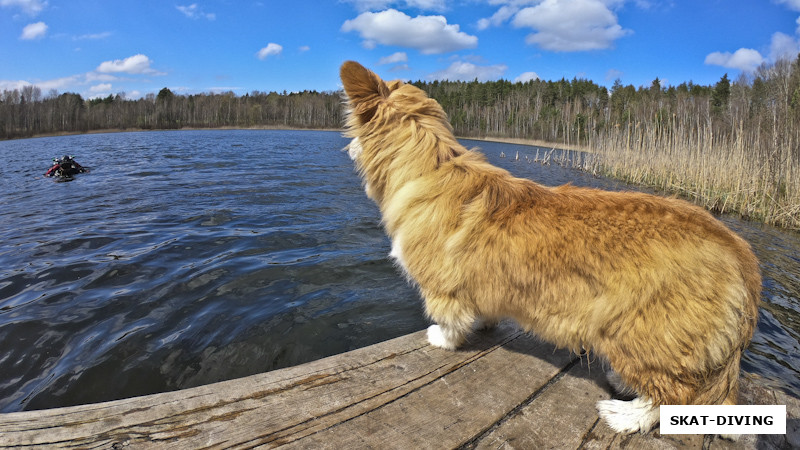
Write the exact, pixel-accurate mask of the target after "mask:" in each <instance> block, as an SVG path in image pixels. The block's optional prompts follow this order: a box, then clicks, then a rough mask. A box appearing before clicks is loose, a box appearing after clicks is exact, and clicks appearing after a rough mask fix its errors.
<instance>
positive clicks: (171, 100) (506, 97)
mask: <svg viewBox="0 0 800 450" xmlns="http://www.w3.org/2000/svg"><path fill="white" fill-rule="evenodd" d="M413 84H415V85H416V86H418V87H420V88H421V89H423V90H424V91H426V92H427V93H428V95H429V96H431V97H432V98H435V99H436V100H438V101H439V102H440V103H441V105H442V107H443V108H444V110H445V111H446V112H447V114H448V117H449V119H450V122H451V124H452V125H453V128H454V129H455V132H456V134H457V135H458V136H462V137H480V138H492V137H496V138H520V139H534V140H540V141H545V142H551V143H553V144H554V145H556V146H557V145H559V144H561V145H568V146H579V147H582V148H585V149H586V150H588V151H590V152H592V156H591V157H590V158H584V159H582V161H581V162H580V167H579V168H581V169H582V170H587V171H590V172H592V173H597V174H601V175H607V176H612V177H615V178H620V179H624V180H626V181H630V182H633V183H637V184H641V185H647V186H651V187H654V188H657V189H660V190H663V191H666V192H674V193H679V194H681V195H683V196H685V197H688V198H690V199H692V200H693V201H695V202H697V203H699V204H702V205H704V206H705V207H707V208H709V209H712V210H717V211H735V212H737V213H739V214H741V215H742V216H745V217H749V218H754V219H757V220H761V221H764V222H767V223H773V224H777V225H781V226H784V227H788V228H793V229H800V55H798V58H796V59H795V60H787V59H783V60H779V61H776V62H775V63H772V64H763V65H762V66H761V67H759V68H758V69H757V70H756V71H755V72H754V73H752V74H749V75H744V74H743V75H741V76H739V77H738V78H737V79H736V80H730V79H729V78H728V76H727V75H725V76H723V77H722V78H721V79H720V80H719V81H718V82H716V83H715V84H713V85H700V84H694V83H692V82H691V81H689V82H684V83H681V84H679V85H670V86H662V83H661V81H660V80H659V79H658V78H656V79H655V80H653V82H652V83H651V85H650V86H639V87H634V86H632V85H623V84H622V83H621V82H620V81H619V80H617V81H616V82H615V83H614V85H613V86H612V87H611V89H610V90H609V89H608V88H606V87H604V86H601V85H598V84H596V83H594V82H593V81H590V80H585V79H578V78H574V79H572V80H567V79H561V80H557V81H545V80H532V81H528V82H525V83H514V82H510V81H506V80H499V81H487V82H479V81H477V80H474V81H469V82H464V81H416V82H414V83H413ZM343 120H344V118H343V111H342V106H341V93H340V92H316V91H304V92H297V93H286V92H283V93H277V92H258V91H256V92H252V93H248V94H246V95H241V96H237V95H235V94H234V93H233V92H227V93H206V94H196V95H177V94H175V93H173V92H172V91H170V90H169V89H167V88H164V89H161V91H159V92H158V94H148V95H147V96H145V97H143V98H140V99H127V98H125V95H124V94H117V95H109V96H108V97H106V98H94V99H84V98H82V97H81V96H80V95H79V94H75V93H58V92H55V91H50V92H49V93H47V94H43V93H42V92H41V90H40V89H39V88H37V87H35V86H25V87H23V88H22V89H15V90H5V91H3V92H2V95H0V139H12V138H24V137H31V136H37V135H45V134H61V133H80V132H89V131H101V130H156V129H180V128H187V127H188V128H221V127H234V128H260V127H286V128H309V129H320V128H324V129H331V128H334V129H335V128H340V127H341V126H342V124H343ZM576 164H577V163H576Z"/></svg>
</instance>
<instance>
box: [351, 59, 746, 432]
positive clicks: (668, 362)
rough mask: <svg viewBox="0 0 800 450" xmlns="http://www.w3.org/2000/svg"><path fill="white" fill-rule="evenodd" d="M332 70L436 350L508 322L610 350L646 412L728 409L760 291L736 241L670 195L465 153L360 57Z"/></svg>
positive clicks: (358, 153)
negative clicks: (564, 181) (612, 188)
mask: <svg viewBox="0 0 800 450" xmlns="http://www.w3.org/2000/svg"><path fill="white" fill-rule="evenodd" d="M341 78H342V82H343V85H344V90H345V94H346V102H347V106H348V118H347V135H348V136H349V137H351V138H353V142H352V144H351V146H350V154H351V156H352V157H353V158H354V160H355V164H356V167H357V169H358V171H359V172H360V174H361V176H362V177H363V180H364V183H365V187H366V190H367V194H368V195H369V196H370V198H372V199H373V200H374V201H375V202H376V203H377V204H378V206H379V207H380V210H381V213H382V215H383V223H384V226H385V228H386V232H387V233H388V235H389V237H390V238H391V239H392V242H393V249H392V256H394V257H395V258H397V260H398V263H399V264H400V265H401V266H402V267H403V269H404V270H405V271H406V273H407V274H408V276H409V277H410V278H412V279H413V280H414V281H415V282H416V283H417V284H418V286H419V289H420V292H421V294H422V296H423V297H424V299H425V309H426V312H427V314H428V315H429V316H430V318H431V319H433V320H434V321H435V322H436V323H437V324H438V325H439V326H440V327H441V328H440V330H439V331H440V332H441V333H440V334H441V336H439V339H437V338H436V336H434V335H432V334H431V333H430V331H429V337H431V341H432V343H435V344H437V345H440V346H443V347H448V348H453V347H455V346H457V345H458V344H459V343H461V342H463V339H464V337H465V335H466V334H467V333H468V332H469V331H470V329H471V327H472V324H473V322H474V321H476V320H483V321H487V322H489V323H491V322H496V321H498V320H501V319H504V318H512V319H514V320H515V321H516V322H518V323H519V324H520V325H521V326H522V327H524V328H525V329H526V330H528V331H530V332H533V333H535V334H536V335H538V336H539V337H541V338H542V339H545V340H547V341H549V342H552V343H554V344H555V345H557V346H559V347H566V348H569V349H571V350H573V351H575V352H579V351H580V350H581V349H586V350H591V351H592V352H594V353H595V354H596V355H599V356H601V357H603V358H605V359H606V360H607V361H608V363H609V365H610V366H611V368H612V369H613V370H614V371H615V372H616V373H617V374H618V375H619V380H621V382H622V383H624V385H626V386H627V387H628V388H630V389H631V390H632V391H633V392H635V393H637V394H638V395H639V396H640V397H641V398H642V399H645V400H647V401H649V402H650V403H649V404H650V405H652V407H654V408H657V407H658V405H661V404H721V403H725V404H734V403H735V402H736V398H737V383H738V377H739V362H740V357H741V353H742V351H743V350H744V349H745V347H747V345H748V343H749V341H750V339H751V337H752V335H753V330H754V327H755V324H756V319H757V315H758V305H759V301H760V300H759V296H760V291H761V278H760V274H759V268H758V261H757V260H756V258H755V256H754V255H753V253H752V251H751V249H750V247H749V245H748V244H747V243H746V242H745V241H744V240H743V239H741V238H740V237H739V236H737V235H736V234H734V233H733V232H731V231H730V230H728V229H727V228H726V227H725V226H724V225H722V224H721V223H720V222H719V221H717V220H716V219H714V218H713V217H712V216H711V215H710V214H709V213H707V212H706V211H704V210H703V209H701V208H698V207H696V206H694V205H691V204H689V203H687V202H684V201H681V200H677V199H669V198H661V197H657V196H653V195H647V194H642V193H630V192H606V191H601V190H596V189H586V188H579V187H574V186H571V185H566V186H559V187H554V188H553V187H546V186H542V185H540V184H537V183H535V182H533V181H530V180H527V179H520V178H515V177H513V176H512V175H511V174H509V173H508V172H507V171H505V170H503V169H500V168H497V167H494V166H492V165H491V164H489V163H488V162H487V161H486V159H485V158H484V157H483V155H481V154H479V153H477V152H475V151H471V150H467V149H466V148H464V147H463V146H461V145H460V144H459V143H458V141H457V140H456V139H455V137H454V136H453V133H452V128H451V127H450V125H449V123H448V121H447V117H446V114H445V113H444V111H443V110H442V108H441V107H440V106H439V104H438V103H437V102H436V101H435V100H432V99H429V98H428V97H427V96H426V95H425V93H424V92H423V91H421V90H420V89H418V88H416V87H415V86H412V85H410V84H405V83H403V82H401V81H392V82H388V83H387V82H384V81H382V80H381V79H380V78H379V77H378V76H377V75H375V74H374V73H372V72H371V71H369V70H367V69H365V68H364V67H362V66H361V65H359V64H358V63H355V62H346V63H344V64H343V65H342V68H341ZM432 328H433V327H432ZM434 334H435V333H434ZM612 409H613V408H612ZM612 414H613V411H612ZM604 417H606V416H604ZM606 418H607V419H608V417H606ZM650 422H652V421H650ZM650 425H651V423H648V424H643V425H642V426H641V427H639V428H640V429H642V430H643V431H646V430H645V428H649V426H650ZM615 428H616V429H618V430H619V431H624V430H627V431H633V430H635V429H637V428H636V426H633V427H628V428H624V427H615Z"/></svg>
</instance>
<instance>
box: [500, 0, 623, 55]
mask: <svg viewBox="0 0 800 450" xmlns="http://www.w3.org/2000/svg"><path fill="white" fill-rule="evenodd" d="M609 3H612V2H609ZM613 3H615V2H613ZM512 23H513V25H514V26H516V27H520V28H522V27H525V28H532V29H534V30H536V32H535V33H532V34H529V35H528V37H527V38H526V39H525V41H526V42H527V43H528V44H532V45H536V46H538V47H540V48H542V49H544V50H551V51H557V52H574V51H586V50H600V49H606V48H610V47H612V46H613V44H614V41H616V40H617V39H619V38H621V37H624V36H627V35H629V34H631V33H632V31H631V30H626V29H624V28H622V26H620V25H619V23H617V16H616V15H615V14H614V13H613V12H612V11H611V10H610V9H609V8H608V6H607V5H606V3H604V2H602V1H600V0H570V1H565V0H544V1H542V2H541V3H539V4H537V5H536V6H531V7H527V8H524V9H522V10H520V11H519V12H518V13H517V14H516V15H515V16H514V19H513V20H512Z"/></svg>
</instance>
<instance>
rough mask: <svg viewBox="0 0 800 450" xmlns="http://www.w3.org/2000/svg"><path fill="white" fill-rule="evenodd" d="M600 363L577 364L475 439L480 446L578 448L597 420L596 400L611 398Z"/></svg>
mask: <svg viewBox="0 0 800 450" xmlns="http://www.w3.org/2000/svg"><path fill="white" fill-rule="evenodd" d="M605 385H606V381H605V375H604V374H603V373H602V371H601V370H600V366H599V365H598V364H595V365H589V364H588V363H587V361H585V360H584V361H581V364H575V365H573V366H572V367H571V368H570V369H569V370H568V371H567V372H565V373H563V374H561V375H560V376H557V377H554V378H553V379H552V380H551V382H550V383H549V385H548V386H546V389H542V390H541V391H540V392H538V393H537V394H538V395H536V396H535V397H534V398H531V399H530V400H529V401H528V402H526V403H525V404H523V405H521V406H522V407H521V408H519V409H518V410H517V411H515V412H514V414H513V415H511V416H509V417H508V418H507V419H506V420H504V421H502V422H501V423H498V424H497V425H496V426H495V427H494V428H493V429H492V430H491V431H490V432H489V433H486V434H485V435H484V436H481V437H479V438H478V439H477V440H476V441H475V442H474V447H475V448H478V449H496V448H520V449H528V448H578V447H579V446H580V445H581V444H582V443H583V441H584V439H585V437H586V436H587V434H588V433H589V432H590V430H592V428H593V427H594V426H595V425H596V424H597V422H598V417H597V412H596V410H595V404H596V403H597V401H598V400H603V399H608V398H610V395H609V391H608V389H606V388H604V387H603V386H605Z"/></svg>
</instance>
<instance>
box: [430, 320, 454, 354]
mask: <svg viewBox="0 0 800 450" xmlns="http://www.w3.org/2000/svg"><path fill="white" fill-rule="evenodd" d="M428 342H430V344H431V345H433V346H434V347H440V348H443V349H446V350H455V349H456V347H457V346H458V342H455V341H453V340H451V339H448V337H447V334H445V332H444V330H442V327H440V326H439V325H431V326H429V327H428Z"/></svg>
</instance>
